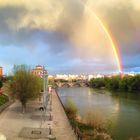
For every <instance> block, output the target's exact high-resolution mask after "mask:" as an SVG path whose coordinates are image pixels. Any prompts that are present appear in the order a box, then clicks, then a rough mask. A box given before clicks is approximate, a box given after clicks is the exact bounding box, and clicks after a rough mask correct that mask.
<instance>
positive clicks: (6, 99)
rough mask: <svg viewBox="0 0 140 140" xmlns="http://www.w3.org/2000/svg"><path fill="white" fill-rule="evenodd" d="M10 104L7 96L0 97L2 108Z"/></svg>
mask: <svg viewBox="0 0 140 140" xmlns="http://www.w3.org/2000/svg"><path fill="white" fill-rule="evenodd" d="M6 102H8V97H7V96H6V95H3V94H1V95H0V106H1V105H3V104H5V103H6Z"/></svg>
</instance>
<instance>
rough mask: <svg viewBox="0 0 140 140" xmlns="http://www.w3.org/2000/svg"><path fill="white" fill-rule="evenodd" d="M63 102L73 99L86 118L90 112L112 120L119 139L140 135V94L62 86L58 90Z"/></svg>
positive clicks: (114, 132)
mask: <svg viewBox="0 0 140 140" xmlns="http://www.w3.org/2000/svg"><path fill="white" fill-rule="evenodd" d="M58 93H59V95H60V97H61V99H62V101H63V103H65V102H66V99H67V98H70V99H72V100H73V101H74V102H75V104H76V105H77V107H78V110H79V114H80V116H81V117H82V118H84V117H85V116H86V115H87V114H88V112H94V114H98V115H97V116H102V117H103V118H104V119H105V121H106V122H107V121H111V123H112V129H111V132H112V134H113V135H114V136H115V137H116V139H117V140H128V138H130V137H132V136H133V137H135V136H139V135H140V121H139V118H140V96H139V94H136V93H135V94H134V93H133V94H132V93H127V94H126V93H111V92H108V91H105V90H95V89H90V88H62V89H59V91H58Z"/></svg>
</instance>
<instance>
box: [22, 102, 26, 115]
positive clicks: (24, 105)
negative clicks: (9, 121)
mask: <svg viewBox="0 0 140 140" xmlns="http://www.w3.org/2000/svg"><path fill="white" fill-rule="evenodd" d="M25 110H26V103H22V113H23V114H24V113H25Z"/></svg>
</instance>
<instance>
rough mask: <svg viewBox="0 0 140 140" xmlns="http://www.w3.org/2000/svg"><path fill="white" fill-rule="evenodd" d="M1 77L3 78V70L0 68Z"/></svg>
mask: <svg viewBox="0 0 140 140" xmlns="http://www.w3.org/2000/svg"><path fill="white" fill-rule="evenodd" d="M2 76H3V68H2V67H0V77H2Z"/></svg>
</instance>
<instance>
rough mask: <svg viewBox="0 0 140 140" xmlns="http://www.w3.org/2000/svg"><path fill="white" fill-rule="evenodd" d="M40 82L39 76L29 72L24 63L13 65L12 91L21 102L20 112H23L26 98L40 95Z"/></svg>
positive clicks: (29, 98)
mask: <svg viewBox="0 0 140 140" xmlns="http://www.w3.org/2000/svg"><path fill="white" fill-rule="evenodd" d="M41 89H42V82H41V80H40V78H39V77H37V76H34V75H32V74H31V72H30V69H29V68H28V67H27V66H25V65H19V66H15V67H14V77H13V84H12V91H13V92H12V93H14V95H15V97H16V98H17V99H19V101H20V102H21V104H22V112H23V113H24V112H25V109H26V103H27V102H28V100H31V99H35V98H37V97H39V96H40V91H41Z"/></svg>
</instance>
